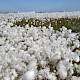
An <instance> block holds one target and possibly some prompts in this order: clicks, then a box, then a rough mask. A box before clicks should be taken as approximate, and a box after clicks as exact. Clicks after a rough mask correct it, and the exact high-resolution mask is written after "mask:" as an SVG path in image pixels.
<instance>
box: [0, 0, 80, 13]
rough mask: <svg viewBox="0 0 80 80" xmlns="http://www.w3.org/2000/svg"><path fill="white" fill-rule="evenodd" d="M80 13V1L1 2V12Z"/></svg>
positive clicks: (16, 0)
mask: <svg viewBox="0 0 80 80" xmlns="http://www.w3.org/2000/svg"><path fill="white" fill-rule="evenodd" d="M16 11H80V0H0V12H16Z"/></svg>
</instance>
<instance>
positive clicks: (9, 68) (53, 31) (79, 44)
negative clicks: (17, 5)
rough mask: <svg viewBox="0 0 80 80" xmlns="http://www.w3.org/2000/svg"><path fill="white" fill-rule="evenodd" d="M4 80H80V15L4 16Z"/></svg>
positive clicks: (0, 36)
mask: <svg viewBox="0 0 80 80" xmlns="http://www.w3.org/2000/svg"><path fill="white" fill-rule="evenodd" d="M0 80H80V12H79V11H76V12H52V13H36V12H21V13H19V12H18V13H5V14H4V13H0Z"/></svg>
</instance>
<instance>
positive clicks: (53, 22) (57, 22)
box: [14, 18, 80, 32]
mask: <svg viewBox="0 0 80 80" xmlns="http://www.w3.org/2000/svg"><path fill="white" fill-rule="evenodd" d="M26 24H29V26H30V27H31V25H33V26H35V27H39V26H41V27H43V26H46V27H47V28H48V27H49V26H51V27H53V29H54V30H60V28H61V27H62V26H65V27H66V28H68V29H72V31H73V32H80V18H59V19H54V18H48V19H47V18H45V19H44V20H39V19H36V18H30V19H28V20H26V18H23V19H22V20H21V21H16V22H15V23H14V26H15V25H17V26H21V27H25V25H26Z"/></svg>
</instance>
